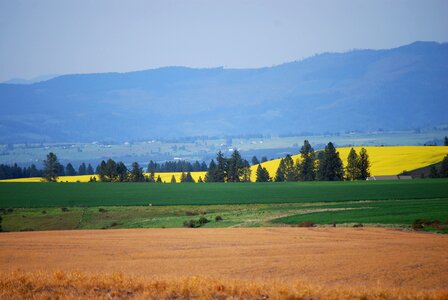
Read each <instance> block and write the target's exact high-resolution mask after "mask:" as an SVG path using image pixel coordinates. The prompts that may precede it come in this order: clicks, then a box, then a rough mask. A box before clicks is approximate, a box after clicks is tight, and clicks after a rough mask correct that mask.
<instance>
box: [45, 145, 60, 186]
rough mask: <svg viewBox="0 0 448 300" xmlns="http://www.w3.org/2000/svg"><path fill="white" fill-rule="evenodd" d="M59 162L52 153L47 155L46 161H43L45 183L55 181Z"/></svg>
mask: <svg viewBox="0 0 448 300" xmlns="http://www.w3.org/2000/svg"><path fill="white" fill-rule="evenodd" d="M59 166H60V164H59V161H58V158H57V156H56V154H54V153H53V152H50V153H48V155H47V159H46V160H44V170H43V176H44V178H45V180H47V181H56V179H57V178H58V173H59Z"/></svg>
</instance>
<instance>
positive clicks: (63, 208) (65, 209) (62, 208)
mask: <svg viewBox="0 0 448 300" xmlns="http://www.w3.org/2000/svg"><path fill="white" fill-rule="evenodd" d="M61 210H62V211H69V209H68V208H67V207H61Z"/></svg>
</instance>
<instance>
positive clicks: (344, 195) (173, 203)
mask: <svg viewBox="0 0 448 300" xmlns="http://www.w3.org/2000/svg"><path fill="white" fill-rule="evenodd" d="M0 193H1V195H2V198H1V199H0V207H3V208H4V209H5V211H4V214H3V224H2V226H3V229H4V230H5V231H23V230H61V229H110V228H161V227H166V228H173V227H182V226H183V223H184V222H185V221H187V220H191V219H198V218H199V217H201V216H203V217H205V218H207V219H208V220H209V221H210V222H208V223H206V224H204V225H203V227H235V226H237V227H259V226H285V225H295V224H298V223H300V222H302V221H313V222H314V223H316V224H320V225H328V224H333V223H335V224H339V225H344V226H347V225H348V226H351V225H350V224H354V223H364V224H371V225H373V226H378V225H380V226H395V227H396V226H399V227H410V226H411V224H412V222H413V221H414V220H416V219H428V220H439V221H442V222H444V221H446V220H448V179H433V180H412V181H358V182H307V183H305V182H299V183H297V182H292V183H286V182H285V183H234V184H231V183H226V184H219V183H214V184H212V183H209V184H148V183H121V184H120V183H116V184H107V183H2V184H0ZM149 204H151V206H149ZM8 210H9V211H8ZM217 216H220V217H221V218H222V219H223V220H222V221H215V218H216V217H217Z"/></svg>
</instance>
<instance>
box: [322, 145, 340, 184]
mask: <svg viewBox="0 0 448 300" xmlns="http://www.w3.org/2000/svg"><path fill="white" fill-rule="evenodd" d="M317 177H318V179H319V180H328V181H337V180H342V179H343V178H344V168H343V165H342V160H341V158H340V157H339V153H338V152H336V148H335V147H334V145H333V143H331V142H330V143H328V144H327V146H326V147H325V150H324V152H323V155H322V158H321V160H320V162H319V168H318V170H317Z"/></svg>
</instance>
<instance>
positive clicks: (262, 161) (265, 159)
mask: <svg viewBox="0 0 448 300" xmlns="http://www.w3.org/2000/svg"><path fill="white" fill-rule="evenodd" d="M267 161H268V158H267V157H266V156H263V157H262V158H261V161H260V162H261V163H264V162H267Z"/></svg>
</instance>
